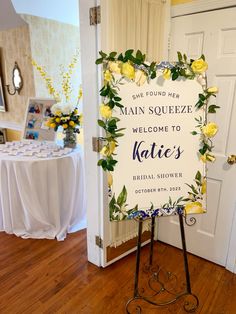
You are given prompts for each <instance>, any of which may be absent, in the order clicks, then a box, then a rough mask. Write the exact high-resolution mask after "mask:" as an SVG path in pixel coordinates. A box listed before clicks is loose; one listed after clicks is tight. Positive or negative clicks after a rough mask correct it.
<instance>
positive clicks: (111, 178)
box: [107, 172, 113, 188]
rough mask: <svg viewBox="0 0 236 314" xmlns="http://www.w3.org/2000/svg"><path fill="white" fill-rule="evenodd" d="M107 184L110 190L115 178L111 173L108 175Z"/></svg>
mask: <svg viewBox="0 0 236 314" xmlns="http://www.w3.org/2000/svg"><path fill="white" fill-rule="evenodd" d="M107 184H108V186H109V188H110V187H111V186H112V184H113V177H112V174H111V173H110V172H108V173H107Z"/></svg>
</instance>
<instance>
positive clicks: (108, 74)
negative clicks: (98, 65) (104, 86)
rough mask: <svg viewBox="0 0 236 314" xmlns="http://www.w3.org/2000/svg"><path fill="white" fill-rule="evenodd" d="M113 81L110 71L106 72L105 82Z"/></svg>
mask: <svg viewBox="0 0 236 314" xmlns="http://www.w3.org/2000/svg"><path fill="white" fill-rule="evenodd" d="M111 79H112V75H111V72H110V71H109V70H106V71H105V72H104V80H105V81H106V82H110V80H111Z"/></svg>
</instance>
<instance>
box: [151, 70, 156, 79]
mask: <svg viewBox="0 0 236 314" xmlns="http://www.w3.org/2000/svg"><path fill="white" fill-rule="evenodd" d="M156 76H157V74H156V72H155V71H153V72H152V74H151V79H152V80H153V79H154V78H155V77H156Z"/></svg>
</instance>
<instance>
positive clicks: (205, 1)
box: [171, 0, 236, 17]
mask: <svg viewBox="0 0 236 314" xmlns="http://www.w3.org/2000/svg"><path fill="white" fill-rule="evenodd" d="M233 6H236V0H224V1H222V0H198V1H192V2H189V3H184V4H178V5H172V7H171V17H177V16H183V15H189V14H196V13H201V12H207V11H213V10H220V9H226V8H230V7H233Z"/></svg>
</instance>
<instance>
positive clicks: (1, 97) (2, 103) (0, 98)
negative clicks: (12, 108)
mask: <svg viewBox="0 0 236 314" xmlns="http://www.w3.org/2000/svg"><path fill="white" fill-rule="evenodd" d="M2 64H3V63H2V53H1V49H0V112H6V111H7V105H6V97H5V93H4V88H3V87H4V80H3V70H2V69H3V66H2Z"/></svg>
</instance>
